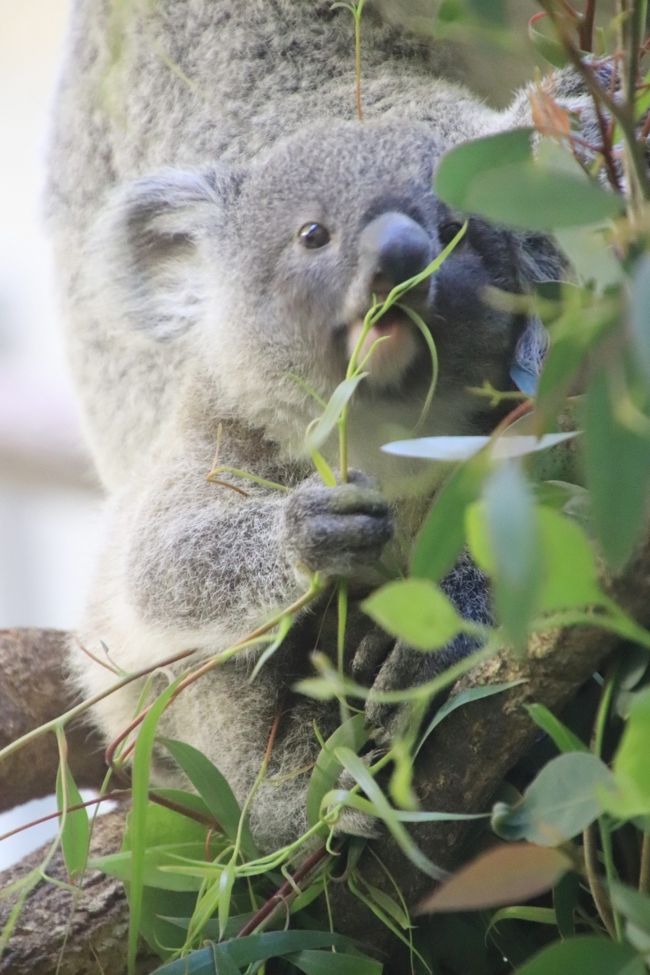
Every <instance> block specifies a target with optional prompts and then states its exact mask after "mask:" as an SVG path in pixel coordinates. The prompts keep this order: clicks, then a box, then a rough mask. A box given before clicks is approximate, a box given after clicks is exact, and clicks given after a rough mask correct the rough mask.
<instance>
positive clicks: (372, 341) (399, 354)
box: [346, 308, 421, 388]
mask: <svg viewBox="0 0 650 975" xmlns="http://www.w3.org/2000/svg"><path fill="white" fill-rule="evenodd" d="M362 329H363V317H359V318H355V319H354V320H353V321H352V322H350V324H349V325H348V326H347V329H346V352H347V358H348V359H349V358H350V356H351V355H352V353H353V352H354V350H355V348H356V345H357V342H358V341H359V337H360V335H361V331H362ZM379 340H381V341H379ZM420 350H421V345H420V342H419V341H418V335H417V332H416V329H415V326H414V325H413V323H412V321H411V319H410V318H409V316H408V315H407V314H406V312H404V311H402V310H401V309H400V308H391V309H390V310H389V311H387V312H386V314H385V315H382V317H381V318H380V319H379V321H378V322H376V323H375V324H374V325H373V327H372V328H371V329H370V331H369V332H368V334H367V335H366V337H365V339H364V340H363V344H362V346H361V349H360V350H359V354H358V361H359V363H363V371H364V372H366V373H368V377H367V382H368V383H369V384H370V385H371V386H374V387H376V388H389V387H391V386H393V387H394V386H398V385H399V384H400V383H401V381H402V379H403V378H404V377H405V375H406V373H407V372H408V371H409V369H410V367H411V366H412V365H413V363H414V361H415V359H416V357H417V356H418V355H419V353H420ZM364 360H366V361H365V362H364Z"/></svg>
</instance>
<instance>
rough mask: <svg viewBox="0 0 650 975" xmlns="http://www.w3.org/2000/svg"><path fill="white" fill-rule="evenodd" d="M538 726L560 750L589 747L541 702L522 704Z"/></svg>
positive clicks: (579, 750)
mask: <svg viewBox="0 0 650 975" xmlns="http://www.w3.org/2000/svg"><path fill="white" fill-rule="evenodd" d="M524 707H525V708H526V710H527V711H528V714H529V716H530V718H531V719H532V720H533V721H534V722H535V724H536V725H537V727H538V728H541V729H542V731H543V732H544V733H545V734H547V735H548V736H549V738H550V739H551V740H552V741H553V743H554V744H555V745H556V746H557V748H558V749H559V751H561V752H588V751H589V749H588V747H587V746H586V745H585V743H584V742H583V741H581V740H580V739H579V738H578V736H577V735H575V734H574V733H573V732H572V731H571V729H570V728H567V726H566V725H565V724H563V722H562V721H560V719H559V718H556V717H555V715H554V714H553V712H552V711H549V709H548V708H547V707H545V705H543V704H526V705H524Z"/></svg>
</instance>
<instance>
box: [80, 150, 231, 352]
mask: <svg viewBox="0 0 650 975" xmlns="http://www.w3.org/2000/svg"><path fill="white" fill-rule="evenodd" d="M240 186H241V176H240V175H239V174H236V173H234V172H232V171H230V170H227V169H206V170H201V171H198V170H195V171H182V170H174V169H167V170H162V171H161V172H159V173H156V174H154V175H152V176H147V177H144V178H142V179H138V180H136V181H135V182H133V183H131V184H129V185H128V186H126V187H123V188H121V189H120V190H118V191H117V193H116V194H115V195H114V197H113V199H112V200H111V201H110V203H109V205H108V207H107V208H106V209H105V211H104V212H103V214H102V216H101V218H100V220H99V222H98V226H97V231H96V234H95V237H94V244H93V251H94V253H93V259H92V265H93V270H94V274H93V277H94V282H93V284H94V287H95V288H97V289H98V292H99V295H100V298H102V299H103V298H104V297H106V298H107V299H108V301H109V302H110V304H111V307H110V309H109V310H110V311H111V313H112V312H114V310H115V308H116V307H117V308H118V309H119V312H120V318H121V319H123V320H125V321H126V323H127V324H128V325H129V326H130V327H132V328H135V329H139V330H142V331H146V332H148V333H150V334H151V335H153V336H154V337H155V338H157V339H159V340H163V341H164V340H167V339H173V338H176V337H177V336H179V335H182V334H183V333H184V332H186V331H187V330H188V329H189V328H191V327H192V326H193V325H194V324H195V323H196V322H198V321H199V320H200V318H201V312H202V306H203V303H204V300H205V297H204V296H205V289H206V278H205V264H204V262H205V255H204V253H203V249H202V247H201V243H202V241H204V240H205V239H207V238H208V237H211V238H213V239H214V238H216V239H218V238H219V235H220V234H221V233H223V230H224V227H225V225H226V221H227V219H228V213H229V208H230V206H231V205H232V204H233V202H234V201H235V200H236V198H237V196H238V193H239V189H240Z"/></svg>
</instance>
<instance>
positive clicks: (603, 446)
mask: <svg viewBox="0 0 650 975" xmlns="http://www.w3.org/2000/svg"><path fill="white" fill-rule="evenodd" d="M585 447H586V449H585V459H586V468H587V476H588V483H589V488H590V491H591V510H592V513H593V522H594V528H595V530H596V533H597V535H598V539H599V541H600V543H601V545H602V547H603V550H604V552H605V555H606V557H607V560H608V562H609V564H610V565H611V566H612V568H614V569H620V568H622V566H623V565H625V563H626V562H627V560H628V559H629V557H630V555H631V554H632V551H633V550H634V548H635V546H636V545H637V543H638V540H639V537H640V532H641V530H642V526H643V524H644V521H645V518H646V514H647V506H648V498H649V496H650V440H648V439H647V438H646V437H644V436H642V435H641V434H639V433H638V432H636V431H635V430H631V429H630V428H629V427H627V426H623V424H622V423H621V422H620V420H619V418H618V417H617V415H616V412H615V400H614V393H613V391H612V390H611V389H610V386H609V379H608V372H607V370H605V369H602V370H601V371H600V372H598V373H597V374H596V375H595V376H594V377H593V378H592V380H591V382H590V384H589V388H588V390H587V396H586V402H585Z"/></svg>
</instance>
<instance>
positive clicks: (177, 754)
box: [160, 738, 259, 858]
mask: <svg viewBox="0 0 650 975" xmlns="http://www.w3.org/2000/svg"><path fill="white" fill-rule="evenodd" d="M160 741H161V743H162V744H163V745H164V746H165V748H166V749H167V751H168V752H169V753H170V755H171V756H172V758H173V759H174V761H175V762H176V763H177V765H178V766H179V768H181V769H182V770H183V772H185V774H186V775H187V777H188V779H189V780H190V782H191V783H192V785H193V786H194V788H195V789H196V791H197V792H198V793H199V795H200V796H201V798H202V799H203V801H204V802H205V804H206V806H207V807H208V809H209V810H210V812H211V813H212V815H213V816H214V817H215V819H216V820H217V822H218V823H219V825H220V826H221V828H222V829H223V831H224V833H225V834H226V836H228V838H229V839H230V840H232V841H233V842H234V841H235V838H236V836H237V830H238V829H239V820H240V818H241V809H240V808H239V803H238V802H237V800H236V799H235V796H234V794H233V791H232V789H231V788H230V786H229V785H228V783H227V781H226V779H225V778H224V777H223V775H222V774H221V772H220V771H219V769H218V768H217V767H216V766H215V765H213V763H212V762H211V761H210V759H209V758H206V756H205V755H203V754H202V753H201V752H200V751H198V749H196V748H194V747H193V746H192V745H188V744H187V742H184V741H174V740H172V739H171V738H161V739H160ZM242 849H243V850H244V852H245V853H246V854H247V856H249V857H251V858H254V857H256V856H258V855H259V854H258V852H257V849H256V847H255V844H254V842H253V837H252V836H251V832H250V829H249V827H248V825H247V824H244V828H243V830H242Z"/></svg>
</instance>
